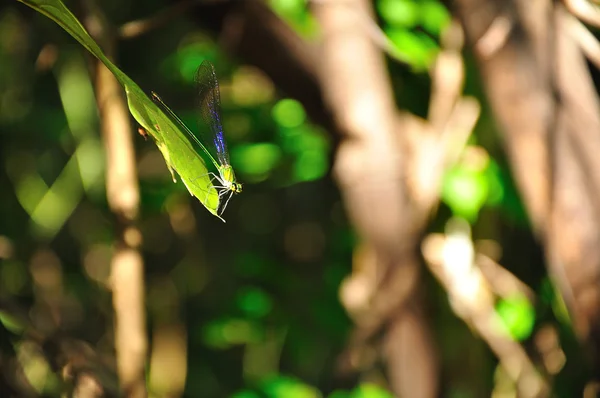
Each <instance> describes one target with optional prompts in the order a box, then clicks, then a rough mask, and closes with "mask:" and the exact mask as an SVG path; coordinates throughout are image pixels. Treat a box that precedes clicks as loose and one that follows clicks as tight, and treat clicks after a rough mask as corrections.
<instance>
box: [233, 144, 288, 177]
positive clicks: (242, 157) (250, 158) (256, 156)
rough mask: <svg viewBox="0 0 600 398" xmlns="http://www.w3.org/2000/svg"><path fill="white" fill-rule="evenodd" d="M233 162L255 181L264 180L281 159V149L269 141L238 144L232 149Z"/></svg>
mask: <svg viewBox="0 0 600 398" xmlns="http://www.w3.org/2000/svg"><path fill="white" fill-rule="evenodd" d="M231 159H232V163H233V164H234V165H235V166H236V168H237V169H239V170H240V172H241V173H243V174H245V175H247V176H248V177H249V178H250V180H252V181H254V182H258V181H262V180H264V179H266V178H267V176H268V174H269V173H270V172H271V170H273V168H274V167H275V166H276V165H277V164H278V162H279V160H280V159H281V149H279V147H278V146H277V145H274V144H270V143H267V142H264V143H258V144H247V145H238V146H237V147H235V148H234V149H232V151H231Z"/></svg>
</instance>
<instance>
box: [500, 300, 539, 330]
mask: <svg viewBox="0 0 600 398" xmlns="http://www.w3.org/2000/svg"><path fill="white" fill-rule="evenodd" d="M496 312H497V313H498V315H499V316H500V319H502V323H504V326H506V328H507V329H508V331H509V333H510V335H511V336H512V337H513V338H515V339H516V340H519V341H521V340H525V339H526V338H528V337H529V336H530V335H531V332H532V330H533V325H534V323H535V310H534V309H533V307H532V305H531V303H530V302H529V300H528V299H527V297H525V296H523V295H516V296H513V297H508V298H506V299H503V300H500V301H499V302H498V304H497V305H496Z"/></svg>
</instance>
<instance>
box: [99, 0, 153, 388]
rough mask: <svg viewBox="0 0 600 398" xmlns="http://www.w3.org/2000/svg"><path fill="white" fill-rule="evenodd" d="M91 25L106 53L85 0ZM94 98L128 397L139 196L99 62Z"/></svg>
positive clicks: (140, 323) (142, 343)
mask: <svg viewBox="0 0 600 398" xmlns="http://www.w3.org/2000/svg"><path fill="white" fill-rule="evenodd" d="M88 5H89V7H90V17H91V18H93V19H92V21H93V22H94V24H92V26H94V27H96V29H94V30H93V31H92V30H91V29H90V31H92V32H93V34H94V35H95V38H96V39H97V40H98V41H99V42H100V43H101V45H103V48H104V49H105V50H106V51H107V55H108V56H109V57H110V56H111V53H112V51H114V48H113V47H114V45H115V43H114V42H113V41H111V40H110V38H111V35H110V28H109V27H108V24H107V23H106V21H105V20H104V18H103V15H102V13H101V10H99V9H98V8H97V7H96V6H95V4H93V3H88ZM96 98H97V102H98V110H99V113H100V119H101V121H102V135H103V137H104V145H105V149H106V157H107V162H106V163H107V172H106V193H107V199H108V204H109V207H110V209H111V210H112V212H113V213H114V214H115V215H116V220H117V222H118V225H117V227H118V233H117V242H116V244H115V251H114V255H113V258H112V262H111V275H110V281H111V287H112V292H113V307H114V311H115V350H116V355H117V368H118V374H119V379H120V383H121V387H122V389H123V390H124V392H125V394H126V395H127V396H128V397H145V396H146V386H145V372H144V369H145V363H146V355H147V354H146V352H147V338H146V317H145V306H144V265H143V261H142V257H141V255H140V253H139V250H138V248H139V246H140V244H141V234H140V232H139V230H138V228H137V227H136V226H135V221H136V219H137V216H138V208H139V201H140V194H139V188H138V182H137V170H136V164H135V153H134V149H133V142H132V137H133V136H134V135H133V134H132V132H131V128H130V121H129V113H128V111H127V104H126V103H125V100H124V98H123V91H122V89H121V87H120V85H119V83H118V82H117V80H116V79H115V77H114V76H113V75H112V74H111V72H110V71H109V70H108V69H107V68H106V67H105V66H104V65H103V64H101V63H100V62H98V68H97V70H96Z"/></svg>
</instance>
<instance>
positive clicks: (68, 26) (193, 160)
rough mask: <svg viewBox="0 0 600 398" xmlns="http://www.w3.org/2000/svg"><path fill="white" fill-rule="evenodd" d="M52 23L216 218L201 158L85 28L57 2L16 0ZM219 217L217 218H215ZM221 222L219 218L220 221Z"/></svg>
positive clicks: (211, 188) (213, 197) (216, 203)
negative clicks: (105, 79)
mask: <svg viewBox="0 0 600 398" xmlns="http://www.w3.org/2000/svg"><path fill="white" fill-rule="evenodd" d="M19 1H20V2H22V3H23V4H25V5H27V6H29V7H31V8H33V9H34V10H36V11H38V12H40V13H42V14H44V15H45V16H47V17H48V18H50V19H52V20H53V21H54V22H56V23H57V24H58V25H60V27H62V28H63V29H64V30H65V31H67V33H69V34H70V35H71V36H73V38H75V39H76V40H77V41H78V42H79V43H80V44H81V45H82V46H84V47H85V48H86V49H87V50H88V51H89V52H91V53H92V54H93V55H94V56H95V57H96V58H98V59H99V60H100V61H102V63H103V64H104V65H106V67H107V68H108V69H109V70H110V71H111V72H112V74H113V75H114V76H115V78H116V79H117V80H118V81H119V83H120V84H121V85H122V86H123V88H124V89H125V93H126V95H127V104H128V106H129V111H130V112H131V114H132V115H133V117H134V118H135V120H136V121H137V122H138V123H139V124H140V125H141V126H142V127H143V128H144V129H145V130H146V131H147V132H148V133H149V134H150V135H151V136H152V138H154V141H155V143H156V146H157V147H158V149H160V151H161V153H162V155H163V157H164V158H165V162H166V163H167V167H168V168H169V171H170V172H171V175H172V177H173V181H176V179H175V173H177V174H178V175H179V177H180V178H181V180H182V182H183V183H184V185H185V186H186V188H187V189H188V191H189V192H190V194H191V195H192V196H195V197H196V198H198V200H199V201H200V202H201V203H202V204H203V205H204V207H206V209H207V210H208V211H209V212H211V213H212V214H214V215H215V216H217V217H219V215H218V214H217V210H218V208H219V195H218V193H217V190H216V189H215V188H214V186H213V184H212V181H211V179H210V176H209V174H208V170H207V168H206V164H205V162H204V159H203V158H202V157H201V156H200V155H199V154H198V153H197V152H196V150H195V149H194V147H193V145H192V144H191V142H190V141H189V140H188V138H187V136H186V135H185V134H184V133H183V132H182V131H181V130H180V129H179V127H178V126H177V125H176V124H175V123H174V122H173V121H172V120H171V119H170V118H169V117H168V116H167V115H165V113H164V112H163V111H162V110H161V109H160V108H159V107H158V106H157V105H156V104H155V103H154V102H153V101H152V100H151V99H150V98H148V96H147V95H146V94H145V93H144V91H143V90H142V89H141V88H140V87H139V86H138V85H137V84H136V83H135V82H134V81H133V80H131V79H130V78H129V77H128V76H127V75H126V74H125V73H123V72H122V71H121V70H120V69H119V68H117V66H116V65H115V64H113V63H112V62H111V61H110V60H109V59H108V57H107V56H106V55H105V54H104V52H102V50H101V49H100V47H99V46H98V44H97V43H96V42H95V41H94V40H93V39H92V38H91V37H90V35H89V34H88V32H87V31H86V30H85V28H84V27H83V26H82V25H81V23H80V22H79V21H78V20H77V18H75V16H74V15H73V14H72V13H71V11H69V9H68V8H67V7H66V6H65V5H64V4H63V3H62V2H61V1H60V0H19ZM219 218H221V217H219ZM221 220H222V218H221ZM223 221H224V220H223Z"/></svg>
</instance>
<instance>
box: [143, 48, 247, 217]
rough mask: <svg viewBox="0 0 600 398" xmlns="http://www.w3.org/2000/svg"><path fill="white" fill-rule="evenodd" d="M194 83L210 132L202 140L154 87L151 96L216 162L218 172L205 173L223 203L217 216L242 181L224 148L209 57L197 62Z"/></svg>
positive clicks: (217, 96) (217, 84) (219, 109)
mask: <svg viewBox="0 0 600 398" xmlns="http://www.w3.org/2000/svg"><path fill="white" fill-rule="evenodd" d="M195 83H196V87H197V91H198V109H199V111H200V121H201V122H202V123H201V124H203V125H204V126H203V127H204V128H206V127H208V129H209V131H205V129H203V128H200V131H201V133H203V134H205V135H209V136H210V139H205V140H204V141H205V142H202V141H201V140H199V139H198V137H196V135H194V133H192V132H191V131H190V129H189V128H188V127H187V126H186V125H185V124H184V123H183V121H182V120H181V119H180V118H179V117H178V116H177V115H176V114H175V112H173V111H172V110H171V109H170V108H169V107H168V106H167V104H165V103H164V101H163V100H162V99H161V98H160V97H159V96H158V94H156V93H155V92H154V91H153V92H152V99H153V100H154V101H155V102H156V103H157V104H159V105H160V107H161V108H162V110H163V111H164V112H165V113H166V114H167V115H168V116H169V117H170V118H171V119H172V120H173V121H174V122H175V123H177V125H178V126H179V128H181V130H182V131H184V132H185V133H186V134H187V135H188V137H189V138H190V139H191V140H192V142H194V143H196V144H197V145H198V146H199V147H200V148H201V149H202V151H203V152H204V154H205V155H206V157H208V159H210V161H211V162H212V164H213V165H214V166H215V168H216V170H217V173H213V172H208V175H209V176H210V178H211V182H212V185H213V188H215V189H216V190H217V192H218V197H219V203H223V205H222V206H219V208H218V210H217V213H218V214H217V216H221V215H222V214H223V212H224V211H225V208H226V207H227V204H228V203H229V200H230V199H231V197H232V196H233V195H234V194H238V193H240V192H242V184H240V183H239V182H238V181H237V179H236V176H235V172H234V170H233V167H232V166H231V162H230V160H229V151H228V150H227V143H226V142H225V137H224V134H223V124H222V123H221V95H220V91H219V83H218V81H217V74H216V72H215V67H214V65H213V64H212V63H211V62H210V61H208V60H205V61H203V62H202V64H200V66H199V67H198V69H197V71H196V76H195ZM209 148H211V150H209ZM205 176H206V175H203V176H200V177H205ZM200 177H199V178H200ZM219 218H221V217H219ZM221 219H222V218H221ZM223 221H224V220H223Z"/></svg>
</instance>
